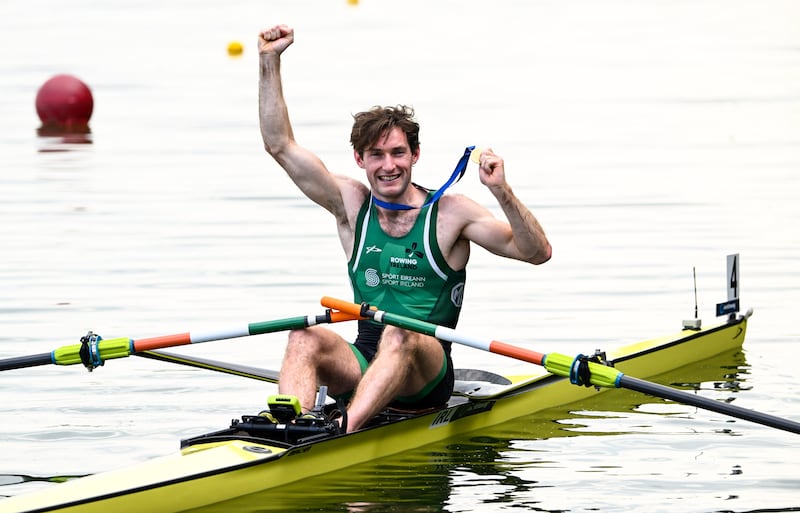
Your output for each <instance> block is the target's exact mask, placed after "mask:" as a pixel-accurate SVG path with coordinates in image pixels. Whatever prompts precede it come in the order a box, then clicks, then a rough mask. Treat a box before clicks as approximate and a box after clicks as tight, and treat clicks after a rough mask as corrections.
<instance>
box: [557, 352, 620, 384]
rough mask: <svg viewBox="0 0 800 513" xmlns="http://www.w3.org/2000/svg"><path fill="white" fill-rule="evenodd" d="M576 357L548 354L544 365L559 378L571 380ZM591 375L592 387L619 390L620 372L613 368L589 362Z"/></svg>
mask: <svg viewBox="0 0 800 513" xmlns="http://www.w3.org/2000/svg"><path fill="white" fill-rule="evenodd" d="M574 362H575V357H573V356H567V355H564V354H559V353H548V354H546V355H545V357H544V361H543V362H542V364H543V365H544V368H545V369H547V371H548V372H551V373H553V374H555V375H557V376H564V377H565V378H569V377H570V375H571V372H572V365H573V364H574ZM589 371H590V373H591V378H590V380H589V381H590V382H591V384H592V385H595V386H598V387H605V388H619V376H620V374H621V373H620V372H619V371H618V370H616V369H615V368H613V367H609V366H607V365H602V364H600V363H595V362H589Z"/></svg>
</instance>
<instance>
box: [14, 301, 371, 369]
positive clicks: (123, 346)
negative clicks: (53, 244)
mask: <svg viewBox="0 0 800 513" xmlns="http://www.w3.org/2000/svg"><path fill="white" fill-rule="evenodd" d="M357 318H358V317H354V316H352V315H349V314H345V313H343V312H332V311H330V310H328V311H326V312H325V313H324V314H322V315H308V316H298V317H289V318H286V319H278V320H274V321H264V322H256V323H251V324H248V325H246V326H243V327H236V328H232V329H227V330H221V331H214V332H206V333H189V332H187V333H178V334H175V335H164V336H160V337H151V338H142V339H138V340H133V339H129V338H113V339H108V340H103V339H102V338H101V337H100V336H99V335H97V334H95V333H92V332H91V331H90V332H89V333H88V334H87V335H85V336H84V337H81V343H80V344H72V345H68V346H63V347H60V348H58V349H56V350H54V351H52V352H50V353H41V354H35V355H29V356H18V357H15V358H7V359H5V360H0V371H4V370H11V369H21V368H24V367H36V366H38V365H50V364H53V365H73V364H76V363H83V364H84V365H85V366H86V368H87V369H88V370H90V371H91V370H94V369H95V368H97V367H99V366H101V365H103V363H104V362H105V361H106V360H111V359H114V358H124V357H126V356H130V355H131V354H134V353H138V352H142V351H152V350H154V349H162V348H165V347H175V346H182V345H187V344H199V343H201V342H211V341H212V340H223V339H229V338H237V337H247V336H251V335H261V334H264V333H273V332H276V331H285V330H291V329H300V328H307V327H309V326H314V325H317V324H324V323H333V322H340V321H349V320H354V319H357Z"/></svg>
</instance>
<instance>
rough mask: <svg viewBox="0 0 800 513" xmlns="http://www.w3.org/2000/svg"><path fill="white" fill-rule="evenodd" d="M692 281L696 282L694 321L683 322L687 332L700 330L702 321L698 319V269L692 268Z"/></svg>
mask: <svg viewBox="0 0 800 513" xmlns="http://www.w3.org/2000/svg"><path fill="white" fill-rule="evenodd" d="M692 279H693V281H694V319H688V320H684V321H683V329H685V330H699V329H700V326H701V324H702V321H701V320H700V319H699V318H698V317H697V269H696V268H695V266H692Z"/></svg>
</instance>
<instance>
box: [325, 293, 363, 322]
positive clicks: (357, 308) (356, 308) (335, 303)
mask: <svg viewBox="0 0 800 513" xmlns="http://www.w3.org/2000/svg"><path fill="white" fill-rule="evenodd" d="M320 304H322V306H324V307H326V308H330V309H331V310H338V311H339V312H340V313H341V314H343V315H344V314H346V315H350V316H354V317H357V318H359V319H364V318H365V317H362V315H361V305H357V304H355V303H353V302H350V301H345V300H344V299H336V298H335V297H330V296H323V297H322V299H321V300H320ZM365 314H366V312H365Z"/></svg>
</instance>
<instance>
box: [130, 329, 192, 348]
mask: <svg viewBox="0 0 800 513" xmlns="http://www.w3.org/2000/svg"><path fill="white" fill-rule="evenodd" d="M191 343H192V336H191V334H190V333H188V332H186V333H176V334H175V335H163V336H160V337H149V338H140V339H138V340H134V341H133V350H134V351H151V350H153V349H161V348H163V347H175V346H184V345H186V344H191Z"/></svg>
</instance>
